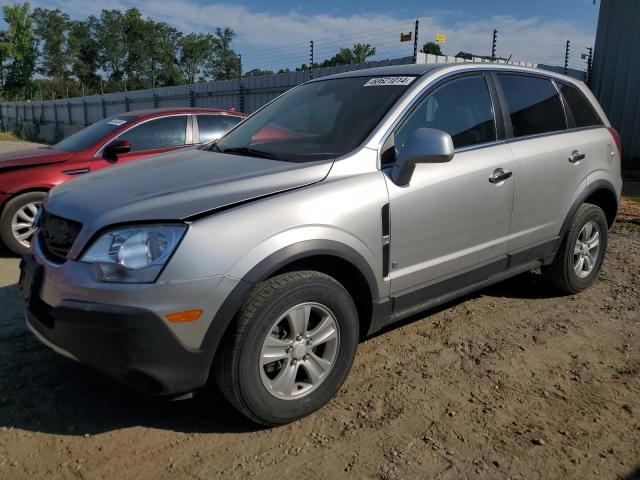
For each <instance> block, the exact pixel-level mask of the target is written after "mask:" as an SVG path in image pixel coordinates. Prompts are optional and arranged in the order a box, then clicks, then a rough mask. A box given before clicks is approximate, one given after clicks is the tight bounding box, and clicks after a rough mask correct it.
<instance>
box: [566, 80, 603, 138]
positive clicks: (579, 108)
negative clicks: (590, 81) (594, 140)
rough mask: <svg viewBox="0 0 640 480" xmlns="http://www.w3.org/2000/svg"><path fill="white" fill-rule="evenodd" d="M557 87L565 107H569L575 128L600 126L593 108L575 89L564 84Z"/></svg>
mask: <svg viewBox="0 0 640 480" xmlns="http://www.w3.org/2000/svg"><path fill="white" fill-rule="evenodd" d="M558 86H559V87H560V92H562V96H563V97H564V99H565V100H566V102H567V105H569V110H571V114H572V115H573V119H574V120H575V122H576V127H578V128H580V127H595V126H602V120H601V119H600V117H599V116H598V114H597V113H596V111H595V110H594V109H593V106H592V105H591V104H590V103H589V101H588V100H587V99H586V98H584V95H583V94H582V93H580V91H578V89H577V88H575V87H572V86H571V85H567V84H565V83H560V84H558Z"/></svg>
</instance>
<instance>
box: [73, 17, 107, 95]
mask: <svg viewBox="0 0 640 480" xmlns="http://www.w3.org/2000/svg"><path fill="white" fill-rule="evenodd" d="M97 29H98V19H97V18H96V17H94V16H93V15H92V16H90V17H89V18H87V20H85V21H78V22H73V23H72V24H71V27H70V29H69V36H68V39H67V42H68V48H69V55H70V57H71V73H72V74H73V75H74V76H75V77H76V79H77V80H78V82H80V88H81V90H83V91H86V92H87V93H94V92H96V91H97V90H98V86H99V84H100V76H99V75H98V73H97V72H98V68H99V56H100V44H99V43H98V40H97V38H96V36H97Z"/></svg>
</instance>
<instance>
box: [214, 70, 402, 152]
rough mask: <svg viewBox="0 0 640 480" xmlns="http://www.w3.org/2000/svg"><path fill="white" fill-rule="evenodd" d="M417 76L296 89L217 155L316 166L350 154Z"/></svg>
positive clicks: (223, 143) (230, 137) (229, 137)
mask: <svg viewBox="0 0 640 480" xmlns="http://www.w3.org/2000/svg"><path fill="white" fill-rule="evenodd" d="M413 81H414V77H382V78H379V77H371V76H367V77H349V78H336V79H327V80H320V81H314V82H310V83H306V84H303V85H301V86H299V87H296V88H294V89H292V90H290V91H289V92H287V93H286V94H284V95H282V96H281V97H279V98H277V99H276V100H274V101H273V102H271V103H270V104H268V105H267V106H266V107H264V108H263V109H261V110H259V111H257V112H256V113H254V114H253V115H251V116H250V117H249V118H247V119H246V120H244V121H243V122H242V123H240V125H238V127H237V128H234V129H233V131H231V132H229V133H228V134H226V135H225V136H224V137H223V138H222V139H221V140H220V141H219V142H218V143H217V146H216V147H215V150H216V151H221V152H226V153H231V154H239V155H252V156H255V157H258V158H260V157H263V158H271V159H273V158H275V159H278V160H285V161H291V162H312V161H316V160H325V159H330V158H335V157H339V156H341V155H344V154H346V153H348V152H350V151H352V150H353V149H354V148H356V147H357V146H358V145H360V144H361V143H362V142H363V140H364V139H365V138H366V137H367V135H369V133H371V131H372V130H373V128H374V127H375V126H376V125H378V123H379V122H380V120H381V119H382V117H383V116H384V115H385V114H386V113H387V112H388V111H389V108H391V106H392V105H393V104H394V103H395V102H396V101H397V100H398V98H400V96H401V95H402V94H403V93H405V92H406V90H407V88H409V86H410V85H411V84H412V82H413Z"/></svg>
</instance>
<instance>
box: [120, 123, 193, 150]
mask: <svg viewBox="0 0 640 480" xmlns="http://www.w3.org/2000/svg"><path fill="white" fill-rule="evenodd" d="M186 130H187V116H186V115H178V116H175V117H165V118H159V119H157V120H149V121H148V122H145V123H143V124H141V125H140V126H138V127H133V128H132V129H131V130H129V131H128V132H125V133H123V134H122V136H121V137H120V138H121V139H122V140H127V141H128V142H129V143H130V144H131V151H132V152H140V151H143V150H153V149H155V148H167V147H179V146H182V145H184V144H185V143H186V140H187V139H186Z"/></svg>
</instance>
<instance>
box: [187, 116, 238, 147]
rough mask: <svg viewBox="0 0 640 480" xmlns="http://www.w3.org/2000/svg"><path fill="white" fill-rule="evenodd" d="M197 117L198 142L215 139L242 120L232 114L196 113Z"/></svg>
mask: <svg viewBox="0 0 640 480" xmlns="http://www.w3.org/2000/svg"><path fill="white" fill-rule="evenodd" d="M197 118H198V132H199V133H200V143H207V142H210V141H211V140H217V139H218V138H220V137H221V136H222V135H224V134H225V133H227V132H228V131H229V130H231V128H232V127H234V126H235V125H237V124H238V123H239V122H240V120H242V118H240V117H235V116H232V115H197Z"/></svg>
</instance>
